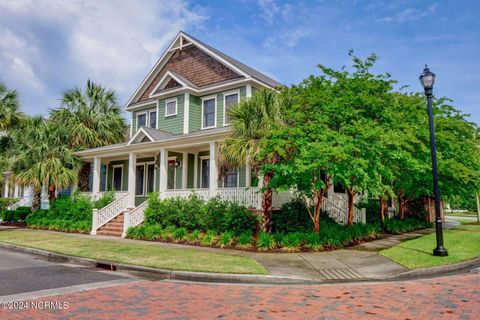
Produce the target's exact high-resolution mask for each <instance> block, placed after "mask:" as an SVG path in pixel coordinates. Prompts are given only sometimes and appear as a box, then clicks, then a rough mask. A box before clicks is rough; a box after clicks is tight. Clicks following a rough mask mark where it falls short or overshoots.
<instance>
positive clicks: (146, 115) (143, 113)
mask: <svg viewBox="0 0 480 320" xmlns="http://www.w3.org/2000/svg"><path fill="white" fill-rule="evenodd" d="M141 115H145V127H146V126H147V125H148V124H149V123H148V112H147V111H143V112H138V113H137V122H136V123H135V126H136V128H135V131H138V129H140V128H141V127H139V126H138V117H140V116H141Z"/></svg>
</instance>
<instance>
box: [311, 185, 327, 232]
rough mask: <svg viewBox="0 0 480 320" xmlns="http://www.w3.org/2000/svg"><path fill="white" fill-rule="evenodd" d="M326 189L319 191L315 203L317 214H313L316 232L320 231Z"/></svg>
mask: <svg viewBox="0 0 480 320" xmlns="http://www.w3.org/2000/svg"><path fill="white" fill-rule="evenodd" d="M324 193H325V192H324V190H321V191H318V192H317V198H318V199H317V203H316V204H315V214H314V215H313V231H315V233H316V234H318V233H319V232H320V213H321V210H322V203H323V194H324Z"/></svg>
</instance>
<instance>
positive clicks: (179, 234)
mask: <svg viewBox="0 0 480 320" xmlns="http://www.w3.org/2000/svg"><path fill="white" fill-rule="evenodd" d="M186 235H187V229H185V228H177V229H175V231H174V232H173V239H174V240H177V241H178V240H182V239H183V238H184V237H185V236H186Z"/></svg>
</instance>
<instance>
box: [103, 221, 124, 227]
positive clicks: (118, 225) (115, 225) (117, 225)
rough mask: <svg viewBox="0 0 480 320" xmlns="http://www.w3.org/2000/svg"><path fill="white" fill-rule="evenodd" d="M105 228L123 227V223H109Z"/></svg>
mask: <svg viewBox="0 0 480 320" xmlns="http://www.w3.org/2000/svg"><path fill="white" fill-rule="evenodd" d="M104 226H113V227H123V222H107V223H106V224H104V225H103V226H102V227H104Z"/></svg>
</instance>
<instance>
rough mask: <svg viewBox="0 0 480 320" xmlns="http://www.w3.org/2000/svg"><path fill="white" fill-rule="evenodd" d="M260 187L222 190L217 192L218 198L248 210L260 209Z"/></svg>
mask: <svg viewBox="0 0 480 320" xmlns="http://www.w3.org/2000/svg"><path fill="white" fill-rule="evenodd" d="M259 191H260V190H259V188H258V187H249V188H221V189H217V190H216V196H218V197H219V198H220V199H221V200H223V201H231V202H236V203H238V204H241V205H244V206H246V207H248V208H258V204H259V203H260V201H261V199H262V195H261V193H260V192H259Z"/></svg>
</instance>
